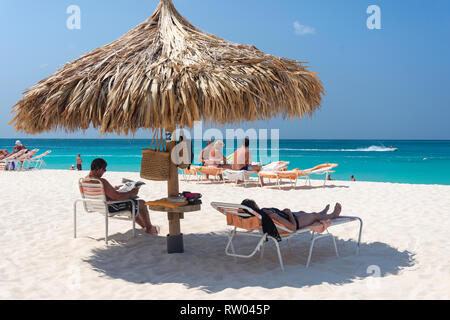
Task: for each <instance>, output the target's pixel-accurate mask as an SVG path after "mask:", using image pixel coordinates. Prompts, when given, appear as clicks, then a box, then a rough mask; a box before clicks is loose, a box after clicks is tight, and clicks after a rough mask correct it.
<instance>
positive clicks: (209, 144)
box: [198, 139, 214, 166]
mask: <svg viewBox="0 0 450 320" xmlns="http://www.w3.org/2000/svg"><path fill="white" fill-rule="evenodd" d="M213 142H214V140H213V139H211V140H209V141H208V142H207V143H206V148H204V149H203V150H202V151H200V155H199V157H198V162H199V163H200V165H201V166H204V165H205V163H206V161H207V160H208V159H209V153H210V152H211V150H212V148H213V147H214V143H213Z"/></svg>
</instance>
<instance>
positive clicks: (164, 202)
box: [145, 198, 188, 208]
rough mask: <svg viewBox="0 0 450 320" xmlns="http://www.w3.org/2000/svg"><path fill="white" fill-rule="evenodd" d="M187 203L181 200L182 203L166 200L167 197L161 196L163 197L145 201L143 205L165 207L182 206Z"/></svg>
mask: <svg viewBox="0 0 450 320" xmlns="http://www.w3.org/2000/svg"><path fill="white" fill-rule="evenodd" d="M187 204H188V202H187V201H185V202H182V203H171V202H167V198H163V199H159V200H155V201H149V202H146V203H145V205H147V206H160V207H165V208H178V207H184V206H185V205H187Z"/></svg>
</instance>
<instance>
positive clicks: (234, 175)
mask: <svg viewBox="0 0 450 320" xmlns="http://www.w3.org/2000/svg"><path fill="white" fill-rule="evenodd" d="M250 174H251V172H250V171H246V170H224V171H223V177H224V179H226V180H228V181H234V182H235V183H236V184H237V182H238V181H242V182H243V185H244V187H246V186H247V184H248V183H249V182H251V180H250Z"/></svg>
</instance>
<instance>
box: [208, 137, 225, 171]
mask: <svg viewBox="0 0 450 320" xmlns="http://www.w3.org/2000/svg"><path fill="white" fill-rule="evenodd" d="M223 146H224V143H223V142H222V140H218V141H216V142H215V143H214V146H213V148H211V151H210V152H209V158H208V159H207V160H206V165H208V166H210V167H216V168H218V167H219V165H220V164H221V163H224V164H226V163H227V158H225V156H224V155H223V153H222V149H223Z"/></svg>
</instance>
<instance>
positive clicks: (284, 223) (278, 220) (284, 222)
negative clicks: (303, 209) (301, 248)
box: [263, 210, 297, 231]
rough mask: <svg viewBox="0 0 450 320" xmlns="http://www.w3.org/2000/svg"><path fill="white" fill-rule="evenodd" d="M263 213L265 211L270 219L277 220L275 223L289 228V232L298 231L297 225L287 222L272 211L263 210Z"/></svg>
mask: <svg viewBox="0 0 450 320" xmlns="http://www.w3.org/2000/svg"><path fill="white" fill-rule="evenodd" d="M263 211H264V212H265V213H266V214H268V215H269V217H270V219H272V220H275V221H277V222H279V223H281V224H282V225H283V226H285V227H286V228H288V229H289V230H291V231H295V230H297V225H296V224H293V223H291V222H290V221H289V220H286V219H284V218H282V217H280V216H279V215H277V214H275V213H273V212H272V211H270V210H263Z"/></svg>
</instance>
